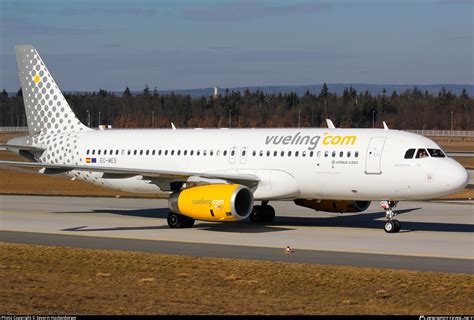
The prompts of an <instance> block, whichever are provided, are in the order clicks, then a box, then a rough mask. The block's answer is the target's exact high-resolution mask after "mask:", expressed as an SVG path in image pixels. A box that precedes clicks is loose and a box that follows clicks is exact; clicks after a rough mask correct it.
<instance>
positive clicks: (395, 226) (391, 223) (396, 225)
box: [383, 219, 402, 233]
mask: <svg viewBox="0 0 474 320" xmlns="http://www.w3.org/2000/svg"><path fill="white" fill-rule="evenodd" d="M401 227H402V225H401V223H400V221H398V220H395V219H394V220H388V221H387V222H385V225H384V227H383V229H384V230H385V232H387V233H397V232H399V231H400V229H401Z"/></svg>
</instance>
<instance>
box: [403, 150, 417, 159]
mask: <svg viewBox="0 0 474 320" xmlns="http://www.w3.org/2000/svg"><path fill="white" fill-rule="evenodd" d="M415 150H416V149H408V150H407V152H405V159H413V155H414V154H415Z"/></svg>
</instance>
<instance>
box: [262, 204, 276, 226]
mask: <svg viewBox="0 0 474 320" xmlns="http://www.w3.org/2000/svg"><path fill="white" fill-rule="evenodd" d="M262 208H263V212H264V218H265V222H273V220H275V209H273V207H272V206H269V205H265V206H263V207H262Z"/></svg>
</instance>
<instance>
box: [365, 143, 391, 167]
mask: <svg viewBox="0 0 474 320" xmlns="http://www.w3.org/2000/svg"><path fill="white" fill-rule="evenodd" d="M386 139H387V138H382V137H377V138H372V139H370V143H369V147H368V149H367V154H366V157H365V173H366V174H381V173H382V152H383V147H384V145H385V140H386Z"/></svg>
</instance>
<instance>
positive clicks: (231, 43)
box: [0, 0, 474, 91]
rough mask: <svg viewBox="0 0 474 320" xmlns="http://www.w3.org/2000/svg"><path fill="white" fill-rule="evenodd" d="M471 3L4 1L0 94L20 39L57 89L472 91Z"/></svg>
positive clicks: (13, 84)
mask: <svg viewBox="0 0 474 320" xmlns="http://www.w3.org/2000/svg"><path fill="white" fill-rule="evenodd" d="M473 21H474V0H419V1H414V0H412V1H408V0H393V1H375V0H373V1H364V0H361V1H351V0H345V1H342V0H341V1H338V0H332V1H329V0H327V1H324V0H322V1H309V0H301V1H300V0H298V1H297V0H293V1H282V0H279V1H278V0H274V1H265V0H241V1H238V0H219V1H209V0H202V1H201V0H199V1H198V0H194V1H191V0H187V1H179V0H175V1H171V0H170V1H168V0H167V1H164V0H163V1H147V0H134V1H130V0H128V1H123V0H118V1H105V0H102V1H98V0H95V1H94V0H92V1H75V0H71V1H64V0H57V1H53V0H42V1H38V0H29V1H26V0H25V1H23V0H0V89H1V88H5V89H7V91H16V90H17V89H18V87H19V85H20V84H19V80H18V74H17V68H16V61H15V57H14V46H15V45H16V44H32V45H34V46H35V47H36V48H37V49H38V51H39V53H40V55H41V56H42V57H43V59H44V61H45V62H46V65H47V66H48V68H49V70H50V72H51V73H52V75H53V76H54V77H55V79H56V81H57V82H58V84H59V86H60V87H61V89H63V90H98V89H99V88H105V89H108V90H123V89H124V88H125V86H129V87H130V89H132V90H141V89H142V88H144V87H145V85H146V84H148V85H149V86H150V87H151V88H154V87H155V86H156V87H158V88H159V89H180V88H202V87H212V86H214V85H219V86H221V87H235V86H263V85H299V84H318V83H322V82H328V83H372V84H432V83H457V84H474V71H473V70H474V25H473V23H474V22H473Z"/></svg>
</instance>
